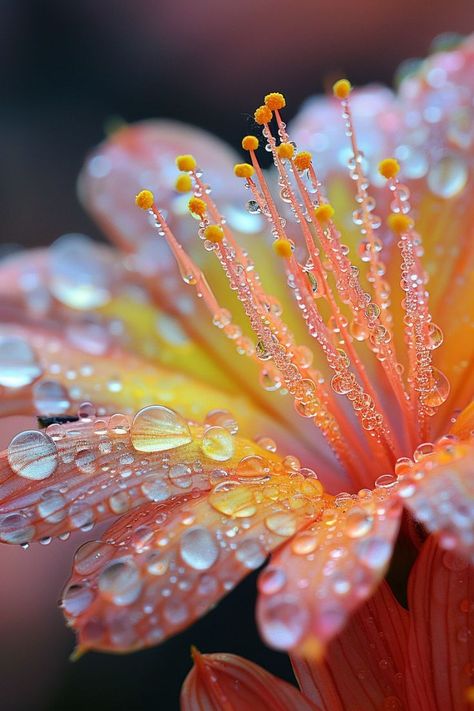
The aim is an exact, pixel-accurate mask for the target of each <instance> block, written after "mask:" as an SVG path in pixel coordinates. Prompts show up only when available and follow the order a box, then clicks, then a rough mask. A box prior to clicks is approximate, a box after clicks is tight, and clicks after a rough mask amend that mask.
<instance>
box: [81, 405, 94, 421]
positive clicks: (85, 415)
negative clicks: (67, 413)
mask: <svg viewBox="0 0 474 711" xmlns="http://www.w3.org/2000/svg"><path fill="white" fill-rule="evenodd" d="M77 416H78V417H79V419H80V420H82V421H83V422H90V421H91V420H93V419H94V417H95V407H94V405H93V404H92V403H91V402H83V403H81V405H80V406H79V410H78V411H77Z"/></svg>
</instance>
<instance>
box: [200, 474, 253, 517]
mask: <svg viewBox="0 0 474 711" xmlns="http://www.w3.org/2000/svg"><path fill="white" fill-rule="evenodd" d="M208 500H209V503H210V504H211V506H212V507H213V508H215V509H216V511H219V513H222V514H225V515H226V516H232V517H235V518H246V517H248V516H253V515H254V514H255V512H256V511H257V507H256V505H255V497H254V492H253V491H252V490H251V489H250V488H249V487H247V486H242V485H241V484H240V483H239V482H238V481H235V480H233V479H231V480H229V481H225V482H222V483H221V484H218V485H217V486H216V487H215V489H214V491H212V492H211V494H210V495H209V499H208Z"/></svg>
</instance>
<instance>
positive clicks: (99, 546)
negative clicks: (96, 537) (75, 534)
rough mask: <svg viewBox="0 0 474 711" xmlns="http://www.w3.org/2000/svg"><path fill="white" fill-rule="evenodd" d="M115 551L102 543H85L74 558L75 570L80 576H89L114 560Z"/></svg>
mask: <svg viewBox="0 0 474 711" xmlns="http://www.w3.org/2000/svg"><path fill="white" fill-rule="evenodd" d="M114 552H115V549H114V547H113V546H110V545H106V544H105V543H102V541H88V542H87V543H84V544H83V545H82V546H81V547H80V548H79V549H78V550H77V552H76V555H75V556H74V568H75V570H76V571H77V572H78V573H79V574H80V575H89V574H90V573H93V572H94V571H96V570H98V569H99V568H101V567H102V566H103V565H104V563H106V562H107V561H108V560H110V559H111V558H112V556H113V555H114Z"/></svg>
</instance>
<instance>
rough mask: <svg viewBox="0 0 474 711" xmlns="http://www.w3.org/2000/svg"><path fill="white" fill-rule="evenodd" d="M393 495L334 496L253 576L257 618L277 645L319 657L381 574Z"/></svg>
mask: <svg viewBox="0 0 474 711" xmlns="http://www.w3.org/2000/svg"><path fill="white" fill-rule="evenodd" d="M400 513H401V506H400V504H399V502H398V501H397V499H396V497H392V496H387V494H386V493H384V492H381V491H380V490H375V491H374V492H373V493H372V494H371V493H370V492H369V493H368V494H367V492H365V493H364V494H363V495H359V497H354V498H351V497H349V496H348V495H347V496H344V495H342V496H339V497H336V499H335V507H334V508H330V509H326V510H325V511H324V513H323V514H322V516H321V518H320V520H319V521H318V522H317V523H314V524H311V525H310V526H309V527H308V528H307V529H306V530H304V531H302V532H300V533H299V534H298V535H296V536H295V538H294V539H293V540H292V542H291V544H290V545H287V546H285V547H283V548H282V549H281V550H280V551H278V552H277V553H276V554H275V555H274V556H273V558H272V561H271V564H270V566H269V567H268V568H267V569H266V570H265V571H264V572H263V573H262V574H261V575H260V579H259V590H260V595H259V599H258V607H257V618H258V622H259V626H260V630H261V633H262V635H263V638H264V639H265V641H266V642H267V643H268V644H269V645H270V646H272V647H275V648H277V649H285V650H291V651H293V652H294V653H299V654H304V655H308V656H316V657H317V656H319V655H320V654H321V652H322V650H323V648H324V645H325V644H326V643H327V642H328V641H329V640H330V639H332V638H333V637H334V636H335V635H336V634H337V633H338V632H340V630H341V629H342V628H343V627H344V625H345V624H346V621H347V619H348V617H349V615H350V613H351V612H352V611H353V610H354V609H355V608H356V607H358V606H359V605H360V604H361V602H362V601H363V600H365V599H367V597H369V596H370V595H371V593H372V592H373V590H374V589H375V588H376V587H377V585H378V583H379V582H380V580H381V579H382V578H383V575H384V573H385V570H386V568H387V565H388V562H389V560H390V557H391V553H392V547H393V542H394V539H395V537H396V535H397V531H398V527H399V523H400Z"/></svg>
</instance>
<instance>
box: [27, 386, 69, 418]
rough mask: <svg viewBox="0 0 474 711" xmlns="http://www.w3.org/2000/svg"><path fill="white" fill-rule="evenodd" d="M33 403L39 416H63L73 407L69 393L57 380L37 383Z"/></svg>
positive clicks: (34, 388) (34, 387)
mask: <svg viewBox="0 0 474 711" xmlns="http://www.w3.org/2000/svg"><path fill="white" fill-rule="evenodd" d="M33 403H34V405H35V409H36V411H37V413H38V414H39V415H62V414H63V413H64V412H67V411H68V409H69V407H70V406H71V401H70V399H69V394H68V391H67V390H66V388H65V387H64V386H63V385H61V383H58V382H56V381H55V380H41V381H39V382H38V383H35V385H34V386H33Z"/></svg>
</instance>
